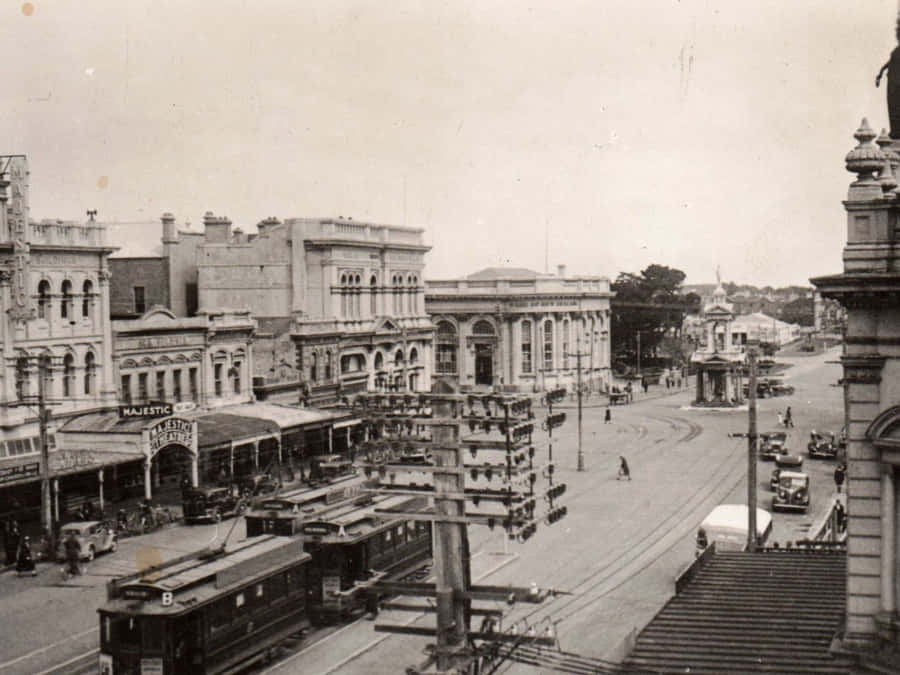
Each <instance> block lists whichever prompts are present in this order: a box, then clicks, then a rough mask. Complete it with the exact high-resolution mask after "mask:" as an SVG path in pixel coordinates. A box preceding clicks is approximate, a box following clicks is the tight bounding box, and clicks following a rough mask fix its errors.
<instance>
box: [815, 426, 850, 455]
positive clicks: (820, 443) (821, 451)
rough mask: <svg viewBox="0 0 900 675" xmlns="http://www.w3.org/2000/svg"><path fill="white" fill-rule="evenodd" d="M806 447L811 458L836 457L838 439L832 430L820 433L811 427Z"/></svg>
mask: <svg viewBox="0 0 900 675" xmlns="http://www.w3.org/2000/svg"><path fill="white" fill-rule="evenodd" d="M845 444H846V441H845ZM806 449H807V450H808V451H809V456H810V457H812V458H820V459H836V458H837V455H838V441H837V439H836V438H835V435H834V432H828V433H822V432H821V431H816V430H815V429H813V430H812V433H810V435H809V443H807V444H806Z"/></svg>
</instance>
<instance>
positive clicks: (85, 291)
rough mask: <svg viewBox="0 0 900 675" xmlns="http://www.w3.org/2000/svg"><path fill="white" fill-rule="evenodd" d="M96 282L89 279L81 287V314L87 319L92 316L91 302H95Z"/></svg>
mask: <svg viewBox="0 0 900 675" xmlns="http://www.w3.org/2000/svg"><path fill="white" fill-rule="evenodd" d="M93 295H94V284H93V282H92V281H91V280H90V279H88V280H87V281H85V282H84V285H83V286H82V287H81V316H82V317H83V318H85V319H89V318H90V317H91V302H93Z"/></svg>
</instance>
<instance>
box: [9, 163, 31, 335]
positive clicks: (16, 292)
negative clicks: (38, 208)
mask: <svg viewBox="0 0 900 675" xmlns="http://www.w3.org/2000/svg"><path fill="white" fill-rule="evenodd" d="M0 171H2V172H3V173H4V174H5V178H6V180H8V181H9V192H8V194H9V203H8V207H7V215H8V219H7V220H8V223H9V235H10V239H12V244H13V257H12V262H13V269H12V270H11V272H12V289H11V290H12V303H11V306H10V308H9V316H10V318H11V319H13V321H19V322H21V321H28V320H29V319H33V318H34V316H35V308H34V303H33V302H32V299H31V294H30V293H29V289H28V281H29V275H28V267H29V250H30V249H29V245H28V160H27V159H26V157H25V155H7V156H5V157H2V156H0Z"/></svg>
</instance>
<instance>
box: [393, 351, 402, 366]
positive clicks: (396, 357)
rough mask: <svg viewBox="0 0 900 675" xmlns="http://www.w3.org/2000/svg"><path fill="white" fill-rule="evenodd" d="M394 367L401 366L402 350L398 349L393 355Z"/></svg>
mask: <svg viewBox="0 0 900 675" xmlns="http://www.w3.org/2000/svg"><path fill="white" fill-rule="evenodd" d="M394 365H395V366H396V367H398V368H399V367H400V366H402V365H403V350H402V349H398V350H397V351H396V353H395V354H394Z"/></svg>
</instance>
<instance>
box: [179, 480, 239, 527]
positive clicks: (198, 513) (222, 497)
mask: <svg viewBox="0 0 900 675" xmlns="http://www.w3.org/2000/svg"><path fill="white" fill-rule="evenodd" d="M182 499H183V501H182V505H181V508H182V510H183V511H184V522H186V523H199V522H203V521H208V522H216V523H217V522H219V521H220V520H222V518H227V517H229V516H236V515H238V514H240V513H242V512H243V511H244V508H245V507H246V505H245V503H244V501H243V500H242V499H241V498H240V496H239V495H237V494H236V493H235V490H233V489H232V488H225V487H201V488H188V489H186V490H184V491H183V492H182Z"/></svg>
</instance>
